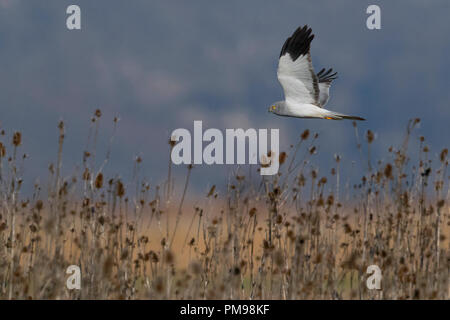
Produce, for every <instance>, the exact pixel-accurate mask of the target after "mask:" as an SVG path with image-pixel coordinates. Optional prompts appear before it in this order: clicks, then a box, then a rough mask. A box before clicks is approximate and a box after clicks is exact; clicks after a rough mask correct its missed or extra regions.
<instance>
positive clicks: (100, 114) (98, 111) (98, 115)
mask: <svg viewBox="0 0 450 320" xmlns="http://www.w3.org/2000/svg"><path fill="white" fill-rule="evenodd" d="M95 116H96V117H97V118H100V117H101V116H102V112H101V111H100V109H97V110H95Z"/></svg>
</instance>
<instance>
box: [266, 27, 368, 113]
mask: <svg viewBox="0 0 450 320" xmlns="http://www.w3.org/2000/svg"><path fill="white" fill-rule="evenodd" d="M311 32H312V30H311V28H308V26H304V27H303V28H301V27H298V28H297V30H295V32H294V33H293V34H292V36H290V37H289V38H287V39H286V41H285V43H284V45H283V47H282V48H281V53H280V60H279V61H278V71H277V76H278V81H280V83H281V86H282V87H283V91H284V98H285V101H278V102H275V103H273V104H272V105H271V106H270V107H269V112H272V113H274V114H276V115H279V116H286V117H296V118H319V119H330V120H342V119H353V120H365V119H363V118H361V117H356V116H349V115H346V114H342V113H338V112H334V111H330V110H327V109H324V106H325V105H326V104H327V102H328V98H329V90H330V86H331V82H332V81H333V80H334V79H336V74H337V73H332V72H333V69H329V70H328V71H326V70H325V69H322V70H320V71H319V73H317V74H316V73H315V72H314V68H313V66H312V61H311V54H310V46H311V41H312V40H313V39H314V35H313V34H311Z"/></svg>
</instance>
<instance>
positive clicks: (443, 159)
mask: <svg viewBox="0 0 450 320" xmlns="http://www.w3.org/2000/svg"><path fill="white" fill-rule="evenodd" d="M447 155H448V149H447V148H445V149H443V150H442V151H441V154H440V156H439V158H440V159H441V162H442V163H444V162H445V160H446V159H447Z"/></svg>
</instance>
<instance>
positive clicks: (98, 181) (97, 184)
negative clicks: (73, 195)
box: [95, 172, 103, 189]
mask: <svg viewBox="0 0 450 320" xmlns="http://www.w3.org/2000/svg"><path fill="white" fill-rule="evenodd" d="M95 187H96V188H97V189H101V187H103V174H102V173H101V172H100V173H99V174H98V175H97V177H96V178H95Z"/></svg>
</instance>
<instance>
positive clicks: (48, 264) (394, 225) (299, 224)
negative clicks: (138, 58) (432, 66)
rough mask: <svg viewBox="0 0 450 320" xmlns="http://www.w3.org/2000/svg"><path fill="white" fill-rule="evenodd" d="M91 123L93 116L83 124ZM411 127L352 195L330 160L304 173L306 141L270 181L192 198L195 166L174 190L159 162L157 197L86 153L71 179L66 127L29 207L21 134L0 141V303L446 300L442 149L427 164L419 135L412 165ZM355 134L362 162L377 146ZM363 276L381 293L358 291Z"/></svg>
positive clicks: (235, 183) (239, 181)
mask: <svg viewBox="0 0 450 320" xmlns="http://www.w3.org/2000/svg"><path fill="white" fill-rule="evenodd" d="M99 121H101V112H100V111H97V112H96V114H95V116H94V118H93V121H92V126H94V127H95V126H96V125H97V123H98V122H99ZM418 122H419V120H418V119H416V120H412V121H410V122H409V123H408V127H407V132H406V134H405V142H404V144H402V145H401V146H399V147H398V148H392V149H390V150H387V151H386V152H387V156H386V157H385V158H386V159H391V160H390V162H382V161H379V162H375V161H372V163H371V164H370V162H369V166H368V167H369V168H370V169H368V171H367V172H366V173H365V174H364V177H362V180H361V182H360V184H358V185H355V186H344V185H343V184H342V183H340V181H344V179H343V178H342V177H340V166H341V165H342V163H341V161H340V159H339V157H337V158H336V159H335V166H334V167H333V168H321V170H320V172H327V173H329V174H328V175H327V176H323V175H319V174H318V171H317V170H315V169H314V168H312V167H311V166H309V165H308V161H309V160H310V158H311V157H313V156H314V152H315V144H316V143H317V139H316V138H317V137H316V136H315V135H313V134H312V133H311V134H310V133H309V131H308V130H306V131H304V132H303V134H302V135H301V136H300V137H299V140H298V144H297V145H294V146H293V147H292V149H291V150H290V151H289V152H286V153H285V152H283V153H281V154H280V155H279V160H280V163H281V167H280V172H279V174H278V175H276V176H271V177H265V178H263V177H261V178H260V181H259V182H258V183H256V184H255V183H254V182H250V181H249V180H248V178H247V177H245V176H236V177H234V178H233V180H232V181H231V182H230V183H229V185H227V186H225V188H222V189H221V190H224V191H222V192H220V193H219V192H218V190H219V188H220V186H218V187H217V188H216V187H215V186H214V187H212V188H211V190H210V191H209V192H207V193H206V194H204V195H196V196H189V195H190V193H189V184H190V183H192V181H191V182H190V179H192V177H191V173H192V172H194V171H195V169H196V168H195V167H186V178H185V180H182V181H174V179H173V177H172V173H171V170H172V168H171V166H172V165H171V164H168V167H169V169H168V176H167V181H166V182H165V183H164V184H163V185H161V186H153V185H149V184H148V183H147V182H146V181H144V180H143V179H142V178H141V177H139V176H137V177H136V178H135V179H134V181H131V182H124V181H122V180H120V179H117V178H114V177H106V176H104V175H103V172H102V167H100V168H98V167H92V166H91V163H92V162H91V161H90V160H89V159H90V157H91V156H92V154H93V153H94V150H86V151H85V154H84V160H85V161H83V164H82V170H81V172H80V173H79V174H74V175H73V176H71V177H62V174H61V172H60V171H61V166H62V154H63V146H64V124H63V123H60V124H59V126H58V127H59V147H58V148H59V153H58V158H57V159H56V160H55V163H54V164H53V165H50V167H49V173H45V172H43V173H42V175H43V176H44V175H47V174H49V183H48V185H43V186H36V191H35V193H34V194H33V195H32V196H25V195H22V193H21V186H22V183H23V182H22V178H21V170H22V159H21V156H19V155H22V154H23V152H25V151H22V150H21V139H22V137H21V134H20V132H16V133H11V134H6V133H3V134H2V135H1V136H0V141H1V144H0V157H1V158H0V195H1V199H0V248H1V251H0V299H448V298H449V294H450V283H449V279H450V277H449V276H450V274H449V270H450V269H449V267H450V264H449V262H450V260H449V259H450V254H449V237H450V226H449V224H450V220H449V216H450V207H449V203H448V201H449V188H448V186H449V178H448V171H447V168H448V151H447V149H445V150H442V151H439V152H438V157H435V158H434V157H433V156H432V155H431V154H430V152H429V150H428V147H427V146H426V143H425V142H424V139H423V138H419V141H418V143H419V144H420V148H421V152H420V155H419V157H420V159H419V160H418V162H417V163H413V164H412V165H411V164H410V163H409V161H410V159H409V157H408V143H409V140H412V139H414V136H413V131H414V127H415V125H416V124H417V123H418ZM354 126H355V132H356V133H358V128H357V127H356V124H355V125H354ZM360 135H361V134H357V138H358V137H359V136H360ZM364 137H365V139H361V140H364V141H359V143H358V148H359V149H360V151H361V150H362V148H361V145H362V144H364V145H367V147H368V149H369V150H370V146H371V145H372V144H373V143H374V141H373V140H374V136H373V133H372V132H370V131H368V132H367V133H365V135H364ZM94 138H95V137H94ZM105 161H109V159H108V158H106V159H105ZM141 161H142V159H140V158H137V159H136V161H135V166H136V168H138V167H139V166H140V165H141ZM137 172H139V171H138V170H137ZM175 184H177V185H178V186H182V187H181V188H180V189H181V192H179V193H178V192H175V191H174V190H175V188H174V185H175ZM177 189H178V188H177ZM38 190H40V191H39V192H38ZM45 190H48V192H45ZM329 190H333V191H332V192H331V191H329ZM44 194H46V195H45V196H43V195H44ZM188 199H189V200H188ZM70 265H77V266H79V267H80V269H81V288H80V289H79V290H77V289H73V290H69V289H68V288H67V285H66V280H67V279H68V277H69V275H68V274H66V269H67V268H68V267H69V266H70ZM370 265H376V266H378V267H379V269H380V270H381V274H382V279H381V288H380V289H368V287H367V285H366V282H367V280H368V278H369V277H370V274H367V273H366V271H367V268H368V266H370Z"/></svg>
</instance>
